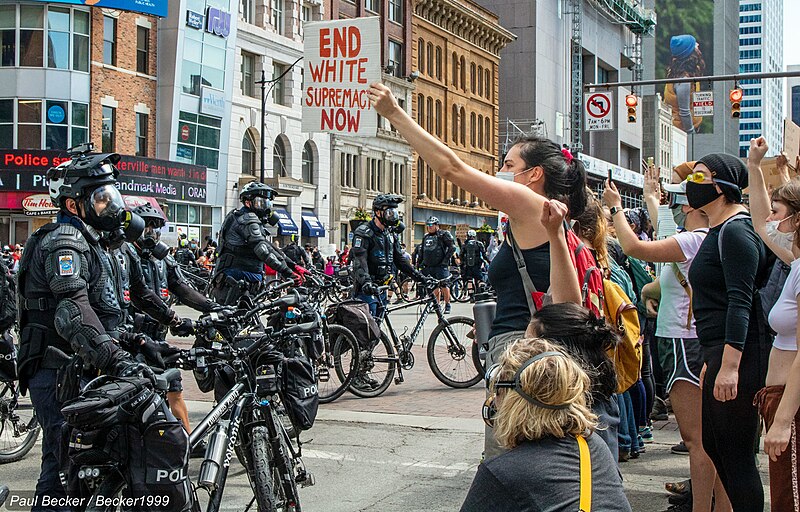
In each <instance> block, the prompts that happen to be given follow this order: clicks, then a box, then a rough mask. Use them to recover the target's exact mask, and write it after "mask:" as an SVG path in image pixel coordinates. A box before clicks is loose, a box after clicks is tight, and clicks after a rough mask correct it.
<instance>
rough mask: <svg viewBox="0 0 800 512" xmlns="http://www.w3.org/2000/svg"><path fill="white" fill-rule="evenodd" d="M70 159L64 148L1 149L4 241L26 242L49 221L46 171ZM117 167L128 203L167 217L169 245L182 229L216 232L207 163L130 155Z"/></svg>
mask: <svg viewBox="0 0 800 512" xmlns="http://www.w3.org/2000/svg"><path fill="white" fill-rule="evenodd" d="M68 159H69V157H68V156H67V154H66V152H64V151H51V150H21V149H20V150H14V149H5V150H0V243H2V244H6V243H25V240H27V238H28V236H30V234H31V233H33V231H35V230H36V229H37V228H39V227H40V226H42V225H44V224H46V223H47V222H49V221H50V219H51V218H52V210H50V208H51V206H50V205H48V203H47V194H48V191H47V171H48V170H49V169H50V168H51V167H53V166H56V165H58V164H59V163H61V162H63V161H65V160H68ZM118 167H119V170H120V177H119V181H118V182H117V187H118V188H119V190H120V192H121V193H122V194H123V196H125V197H126V202H127V203H128V206H129V207H132V206H135V205H136V204H140V203H141V201H146V202H149V203H151V204H154V205H156V206H159V207H160V208H162V209H163V211H164V213H165V214H166V215H167V220H168V221H169V224H168V229H167V233H165V234H164V236H165V239H166V241H167V243H170V242H169V240H170V238H173V239H175V238H177V233H178V232H179V230H181V231H182V232H187V233H195V232H196V234H197V235H198V236H197V238H198V240H202V237H203V236H205V234H211V224H210V218H211V210H212V208H211V207H209V206H207V205H206V196H207V190H206V169H205V167H202V166H198V165H190V164H183V163H175V162H169V161H165V160H156V159H152V158H139V157H133V156H127V155H123V156H122V160H121V161H120V162H119V164H118ZM190 211H191V212H193V215H190V213H189V212H190ZM183 230H185V231H183ZM204 233H205V234H204Z"/></svg>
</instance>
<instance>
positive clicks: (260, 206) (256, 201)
mask: <svg viewBox="0 0 800 512" xmlns="http://www.w3.org/2000/svg"><path fill="white" fill-rule="evenodd" d="M277 195H278V194H277V193H276V192H275V190H274V189H273V188H272V187H270V186H268V185H264V184H263V183H259V182H258V181H251V182H250V183H248V184H247V185H245V186H244V187H242V191H241V192H240V193H239V199H241V201H242V202H243V203H244V202H245V201H250V209H251V210H253V213H255V214H256V215H258V216H259V217H260V218H265V217H269V215H270V213H271V212H272V199H273V198H274V197H275V196H277Z"/></svg>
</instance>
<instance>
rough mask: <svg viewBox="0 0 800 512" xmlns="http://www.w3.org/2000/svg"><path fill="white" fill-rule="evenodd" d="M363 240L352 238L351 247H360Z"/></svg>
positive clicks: (358, 237)
mask: <svg viewBox="0 0 800 512" xmlns="http://www.w3.org/2000/svg"><path fill="white" fill-rule="evenodd" d="M363 240H364V239H363V238H361V237H360V236H357V237H355V238H353V247H361V242H362V241H363Z"/></svg>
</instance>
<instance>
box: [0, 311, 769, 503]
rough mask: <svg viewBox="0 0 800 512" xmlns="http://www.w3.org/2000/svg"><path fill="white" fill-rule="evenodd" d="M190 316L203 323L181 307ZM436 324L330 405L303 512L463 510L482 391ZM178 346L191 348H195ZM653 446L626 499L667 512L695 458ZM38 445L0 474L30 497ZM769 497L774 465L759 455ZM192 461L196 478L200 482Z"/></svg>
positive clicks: (478, 438)
mask: <svg viewBox="0 0 800 512" xmlns="http://www.w3.org/2000/svg"><path fill="white" fill-rule="evenodd" d="M177 310H178V313H179V314H181V315H182V316H184V315H185V316H196V315H195V314H192V312H191V310H189V309H187V308H184V307H182V306H178V308H177ZM453 314H454V315H465V316H471V306H470V305H462V304H454V305H453ZM416 319H417V312H416V311H415V310H413V309H412V310H405V311H403V312H396V313H393V314H392V321H393V324H394V325H395V326H396V328H398V330H399V331H400V332H402V329H403V327H404V326H408V327H409V330H411V328H412V327H413V325H414V323H416ZM435 321H436V319H435V317H430V318H429V319H428V320H427V322H426V326H425V330H424V332H423V333H422V335H421V336H420V338H419V339H418V340H417V346H415V347H414V353H415V355H416V365H415V367H414V368H413V369H412V370H408V371H405V372H404V375H405V382H404V383H402V384H400V385H396V384H392V385H391V387H390V388H389V389H388V390H387V391H386V393H384V394H383V395H382V396H380V397H378V398H372V399H359V398H356V397H354V396H352V395H350V394H345V395H344V396H342V397H341V398H340V399H339V400H337V401H336V402H334V403H332V404H327V405H322V406H321V407H320V411H319V415H318V416H317V421H316V423H315V425H314V427H313V428H312V429H311V430H309V431H308V432H304V433H303V434H302V435H301V439H302V441H303V443H304V444H303V455H304V457H303V460H304V461H305V464H306V466H307V468H308V470H309V471H311V472H312V473H313V474H314V475H315V477H316V482H317V483H316V485H315V486H314V487H309V488H305V489H301V491H300V496H301V500H302V505H303V510H305V511H310V512H315V511H324V512H354V511H364V512H395V511H396V512H401V511H402V512H411V511H457V510H458V509H459V507H460V505H461V503H462V502H463V499H464V497H465V496H466V493H467V490H468V489H469V485H470V483H471V481H472V479H473V478H474V476H475V471H476V469H477V466H478V464H479V462H480V457H481V451H482V447H483V431H484V427H483V421H482V420H481V419H480V408H481V405H482V403H483V400H484V390H483V388H482V387H481V386H480V384H478V385H476V386H474V387H473V388H470V389H451V388H448V387H447V386H445V385H444V384H442V383H440V382H439V381H438V380H436V378H435V377H434V376H433V374H432V373H431V371H430V368H429V367H428V365H427V361H426V357H425V352H424V348H423V346H422V341H423V340H424V341H427V337H428V336H429V335H430V333H431V331H432V330H433V328H434V327H435ZM170 341H172V342H174V343H176V344H181V345H183V346H189V345H190V343H191V342H189V341H187V340H185V339H184V340H180V339H177V338H176V339H171V340H170ZM184 386H185V387H186V391H185V394H186V398H187V399H188V400H189V410H190V416H191V420H192V423H196V422H198V421H199V420H200V419H201V418H202V416H203V415H204V414H205V413H206V412H207V411H208V410H210V408H211V406H212V403H211V400H212V397H211V395H210V394H204V393H201V392H200V391H199V390H198V389H197V387H196V385H195V384H194V379H193V378H192V377H191V374H189V373H185V375H184ZM654 430H655V431H654V438H655V442H654V443H652V444H648V445H647V451H646V453H644V454H642V455H641V457H640V458H639V459H638V460H632V461H630V462H626V463H622V464H621V465H620V470H621V472H622V475H623V478H624V485H625V490H626V494H627V496H628V498H629V500H630V503H631V506H632V508H633V510H634V511H637V512H638V511H642V512H651V511H652V512H660V511H662V510H666V509H667V506H668V503H667V499H666V496H667V495H666V492H665V491H664V482H668V481H677V480H683V479H684V478H688V475H689V459H688V457H686V456H681V455H674V454H672V453H671V452H670V447H671V446H672V445H674V444H675V443H677V442H678V441H679V440H680V435H679V433H678V431H677V424H676V423H675V422H674V421H673V420H672V418H671V419H670V421H665V422H657V423H656V424H655V425H654ZM39 450H40V447H37V448H35V449H34V450H33V451H32V452H31V453H30V454H29V455H28V456H27V457H26V458H25V459H24V460H23V461H20V462H17V463H15V464H13V465H12V466H0V481H4V482H5V483H6V484H7V485H9V487H10V488H11V489H12V491H13V490H18V489H32V488H33V482H34V481H35V479H36V476H37V474H38V457H39V454H40V451H39ZM758 460H759V462H760V469H761V476H762V481H763V482H764V488H765V494H766V496H767V497H768V496H769V492H768V475H767V458H766V456H765V455H763V454H760V455H759V456H758ZM198 469H199V461H198V460H196V459H195V460H193V461H192V467H191V472H190V474H192V475H196V474H197V471H198ZM251 498H252V492H251V491H250V488H249V484H248V482H247V478H246V476H245V475H244V473H243V469H242V468H241V466H238V464H236V465H235V466H234V467H232V474H231V475H230V478H229V482H228V484H227V486H226V490H225V497H224V499H223V503H224V509H223V510H226V511H227V510H230V511H241V510H244V508H245V507H246V506H247V504H248V503H249V501H250V499H251Z"/></svg>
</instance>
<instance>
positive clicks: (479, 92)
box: [472, 66, 483, 96]
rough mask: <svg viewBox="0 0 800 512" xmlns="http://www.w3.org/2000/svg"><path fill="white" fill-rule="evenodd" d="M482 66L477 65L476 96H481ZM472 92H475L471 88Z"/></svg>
mask: <svg viewBox="0 0 800 512" xmlns="http://www.w3.org/2000/svg"><path fill="white" fill-rule="evenodd" d="M481 78H483V66H478V96H483V80H481ZM472 92H475V90H474V89H473V91H472Z"/></svg>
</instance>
